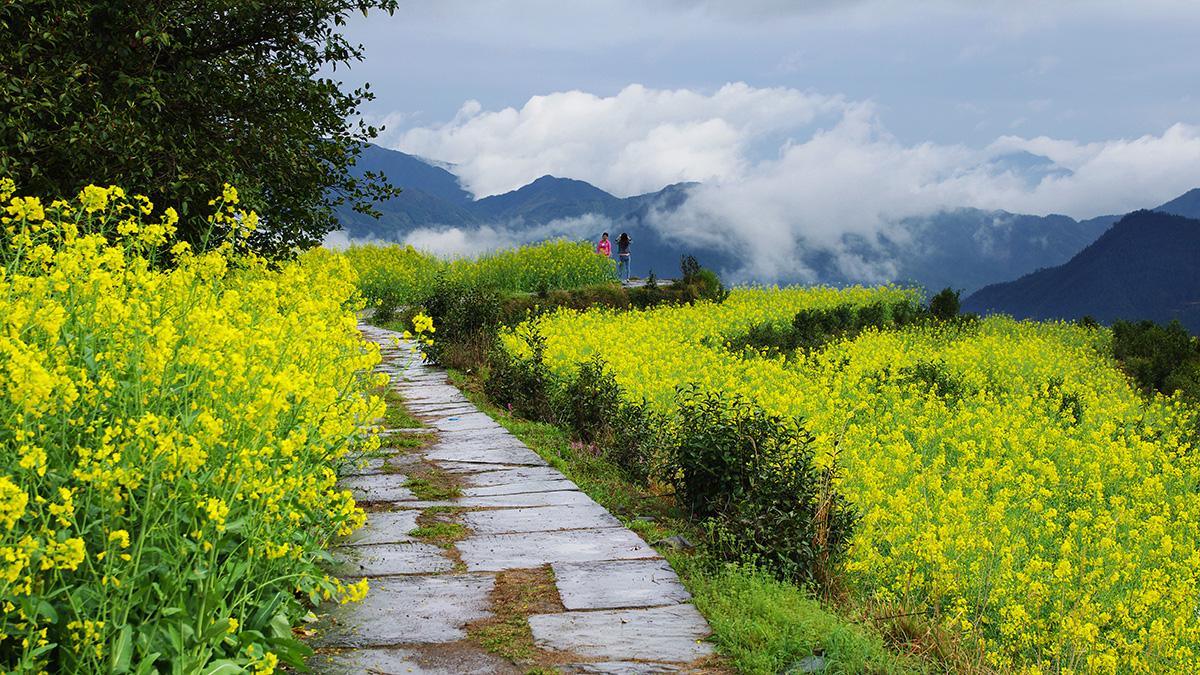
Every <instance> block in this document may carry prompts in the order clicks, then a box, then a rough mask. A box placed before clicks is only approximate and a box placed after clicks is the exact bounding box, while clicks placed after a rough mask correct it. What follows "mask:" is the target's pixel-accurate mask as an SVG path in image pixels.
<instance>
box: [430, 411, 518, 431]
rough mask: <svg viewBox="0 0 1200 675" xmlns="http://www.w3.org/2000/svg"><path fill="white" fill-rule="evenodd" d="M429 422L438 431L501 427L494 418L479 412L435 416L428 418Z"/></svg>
mask: <svg viewBox="0 0 1200 675" xmlns="http://www.w3.org/2000/svg"><path fill="white" fill-rule="evenodd" d="M429 424H430V426H432V427H433V428H435V429H437V430H438V431H476V430H480V429H494V428H501V429H502V428H503V427H501V426H500V425H499V424H496V420H494V419H492V418H491V417H489V416H488V415H487V414H486V413H481V412H472V413H466V414H462V415H446V416H443V417H435V418H434V419H431V420H430V422H429Z"/></svg>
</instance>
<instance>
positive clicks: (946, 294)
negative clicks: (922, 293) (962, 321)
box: [929, 287, 960, 321]
mask: <svg viewBox="0 0 1200 675" xmlns="http://www.w3.org/2000/svg"><path fill="white" fill-rule="evenodd" d="M959 293H960V291H956V290H954V289H953V288H949V287H947V288H943V289H942V290H941V291H939V292H938V294H937V295H935V296H933V297H932V298H930V299H929V314H930V316H932V317H933V318H934V319H936V320H937V321H950V320H952V319H954V318H955V317H956V316H958V312H959V309H960V303H959V299H958V298H959Z"/></svg>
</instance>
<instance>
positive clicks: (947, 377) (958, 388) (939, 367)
mask: <svg viewBox="0 0 1200 675" xmlns="http://www.w3.org/2000/svg"><path fill="white" fill-rule="evenodd" d="M901 372H902V373H903V374H904V375H906V376H908V377H909V378H911V379H912V380H914V381H916V382H920V383H922V384H923V385H924V386H926V387H928V388H930V389H932V390H933V392H934V394H936V395H937V396H938V397H940V398H943V399H946V400H950V401H956V400H959V399H961V398H963V397H964V396H966V395H967V394H969V393H970V387H968V386H967V384H966V382H964V381H963V379H962V378H961V377H960V376H958V375H957V374H955V373H953V372H951V370H950V368H949V367H948V366H947V365H946V362H945V361H920V362H918V363H917V364H916V365H914V366H912V367H911V368H905V369H903V370H902V371H901Z"/></svg>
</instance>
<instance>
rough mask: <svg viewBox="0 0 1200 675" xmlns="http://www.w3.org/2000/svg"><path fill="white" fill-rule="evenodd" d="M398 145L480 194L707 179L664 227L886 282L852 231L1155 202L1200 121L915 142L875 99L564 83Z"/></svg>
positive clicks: (1191, 148)
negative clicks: (973, 210) (894, 130)
mask: <svg viewBox="0 0 1200 675" xmlns="http://www.w3.org/2000/svg"><path fill="white" fill-rule="evenodd" d="M937 114H939V111H937V110H931V111H930V115H937ZM395 145H396V146H397V147H398V149H401V150H404V151H405V152H410V153H414V154H418V155H421V156H425V157H433V158H437V159H440V160H445V161H449V162H452V163H453V164H454V165H455V171H456V173H457V174H458V175H459V177H460V179H461V180H462V182H463V184H464V186H465V187H466V188H467V189H468V190H470V191H472V192H474V193H475V194H476V195H477V196H485V195H491V194H497V193H501V192H505V191H508V190H512V189H515V188H517V187H520V186H521V185H524V184H526V183H529V182H530V181H532V180H534V179H536V178H538V177H539V176H542V175H545V174H552V175H558V176H565V177H571V178H578V179H581V180H586V181H588V182H591V183H593V184H595V185H597V186H599V187H601V188H604V189H606V190H609V191H610V192H613V193H615V194H618V195H622V196H624V195H630V194H636V193H643V192H650V191H653V190H657V189H659V188H661V187H663V186H664V185H667V184H670V183H676V182H681V181H698V182H700V183H702V184H701V185H700V186H698V187H696V188H695V189H694V190H693V191H692V193H691V197H690V199H689V200H688V201H687V202H686V204H685V205H684V207H683V208H681V209H680V210H678V211H675V212H672V213H669V214H660V215H659V218H658V221H657V222H656V225H657V226H658V227H659V228H660V229H661V230H663V232H664V233H665V234H668V235H674V236H676V237H680V238H686V239H689V240H693V241H700V242H710V243H712V244H713V245H726V246H728V245H733V246H735V247H736V248H738V249H739V250H742V251H744V252H745V253H747V254H749V257H750V258H751V259H752V260H753V264H754V268H755V275H756V276H757V277H758V278H760V279H764V280H766V279H773V278H782V277H783V276H786V275H788V274H790V275H794V274H795V271H796V269H797V259H798V257H799V256H800V253H801V251H802V250H812V249H813V248H817V249H821V250H825V251H829V252H831V253H833V254H834V255H835V257H836V258H837V260H838V265H839V266H840V267H841V268H842V270H843V271H844V272H845V273H846V274H848V275H850V276H853V277H854V278H862V279H864V280H868V281H870V280H877V279H878V278H886V276H887V275H888V274H889V273H890V271H891V270H890V269H889V268H888V267H887V265H886V264H883V265H881V264H880V263H879V262H878V261H874V262H867V261H865V260H862V259H860V258H859V257H857V254H854V253H852V252H851V251H849V250H848V249H847V247H846V244H845V242H846V240H847V238H848V237H850V238H852V239H854V240H855V241H858V242H864V241H865V242H868V243H869V242H871V241H873V240H874V239H876V238H877V237H879V236H880V235H887V236H889V237H890V238H892V239H893V240H896V239H901V240H902V239H903V237H904V232H902V231H900V230H899V229H897V223H898V222H899V221H901V220H902V219H905V218H911V217H917V216H922V215H926V214H931V213H935V212H937V211H940V210H944V209H952V208H958V207H964V206H968V207H977V208H982V209H1003V210H1008V211H1012V212H1021V213H1034V214H1042V215H1044V214H1049V213H1065V214H1067V215H1071V216H1074V217H1077V218H1083V217H1091V216H1095V215H1101V214H1106V213H1122V212H1125V211H1129V210H1133V209H1136V208H1144V207H1150V206H1154V205H1156V204H1159V203H1161V202H1164V201H1167V200H1169V199H1171V198H1174V197H1176V196H1178V195H1179V194H1181V193H1183V192H1185V191H1187V190H1189V189H1191V188H1194V187H1197V185H1200V127H1197V126H1193V125H1188V124H1175V125H1173V126H1170V127H1169V128H1167V129H1165V130H1164V131H1162V132H1161V133H1159V134H1157V135H1155V134H1149V135H1145V136H1142V137H1139V138H1130V139H1113V140H1108V141H1103V142H1093V143H1078V142H1075V141H1072V140H1069V139H1055V138H1048V137H1034V138H1025V137H1021V136H1003V137H1000V138H997V139H995V140H994V142H992V143H990V144H989V145H987V146H986V147H969V146H965V145H955V144H936V143H928V142H927V143H915V144H914V143H903V142H901V141H899V140H898V139H897V138H896V137H894V136H893V135H892V134H891V133H889V131H888V130H887V128H886V126H885V124H884V122H883V118H882V116H881V114H880V112H879V110H878V109H877V108H876V106H875V105H874V104H872V103H871V102H870V101H852V100H848V99H847V98H846V97H843V96H840V95H825V94H820V93H815V92H808V91H800V90H797V89H792V88H785V87H776V88H756V87H753V86H750V85H747V84H744V83H734V84H728V85H725V86H723V87H721V88H720V89H718V90H716V91H714V92H710V93H704V92H698V91H692V90H688V89H677V90H663V89H651V88H647V87H643V86H640V85H631V86H628V87H626V88H624V89H622V90H621V91H620V92H619V93H617V94H615V95H613V96H607V97H604V96H597V95H594V94H589V93H586V92H581V91H569V92H559V93H553V94H548V95H545V96H535V97H533V98H531V99H529V101H528V102H526V103H525V104H524V105H523V106H522V107H521V108H520V109H516V108H505V109H502V110H484V109H482V107H481V106H480V105H479V104H478V103H476V102H473V101H469V102H467V103H466V104H464V105H463V106H462V108H461V109H460V110H459V112H458V114H457V115H456V116H455V117H454V119H452V120H451V121H449V122H446V123H445V124H441V125H436V126H427V127H418V128H412V129H409V130H407V131H406V132H404V133H403V134H402V135H401V136H400V138H399V140H398V142H397V143H396V144H395ZM1024 153H1031V154H1032V155H1036V156H1039V157H1041V158H1045V159H1039V160H1037V161H1040V162H1044V165H1042V166H1039V167H1038V169H1037V172H1036V173H1031V172H1029V171H1025V170H1024V169H1023V168H1022V166H1021V164H1020V163H1019V162H1011V161H1008V158H1011V157H1012V156H1014V155H1020V156H1024ZM560 225H561V224H560ZM590 225H594V224H590ZM552 229H553V228H552ZM560 229H561V228H560ZM595 229H596V227H591V230H595ZM580 231H581V232H588V231H590V230H587V229H584V230H580ZM516 232H517V231H516V230H505V229H503V228H499V229H494V230H493V231H490V232H477V233H463V232H457V233H455V232H438V231H433V230H430V231H418V232H415V233H413V234H412V235H411V237H410V239H411V241H412V243H414V244H416V243H423V244H426V245H429V246H432V247H434V248H440V249H443V250H453V251H468V250H469V249H470V247H471V246H473V245H475V244H473V242H477V241H480V240H484V241H489V240H490V241H491V242H492V243H494V242H496V241H504V240H505V239H506V237H507V238H512V237H518V235H517V234H516ZM556 233H558V232H556ZM519 238H520V239H522V240H528V239H527V237H525V236H523V234H522V235H521V236H519Z"/></svg>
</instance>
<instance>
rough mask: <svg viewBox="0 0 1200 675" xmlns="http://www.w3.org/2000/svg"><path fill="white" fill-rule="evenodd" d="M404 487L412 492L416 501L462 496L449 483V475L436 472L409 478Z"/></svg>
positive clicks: (455, 486)
mask: <svg viewBox="0 0 1200 675" xmlns="http://www.w3.org/2000/svg"><path fill="white" fill-rule="evenodd" d="M404 487H406V488H408V489H409V490H412V491H413V494H414V495H416V496H417V499H421V500H425V501H431V502H436V501H443V500H446V499H458V498H459V497H461V496H462V490H461V489H460V488H459V487H458V486H457V485H455V484H454V483H453V482H451V478H450V477H449V475H448V474H446V473H445V472H441V471H436V470H432V471H426V472H425V473H422V474H421V475H420V476H416V477H412V478H409V479H408V481H406V482H405V483H404Z"/></svg>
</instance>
